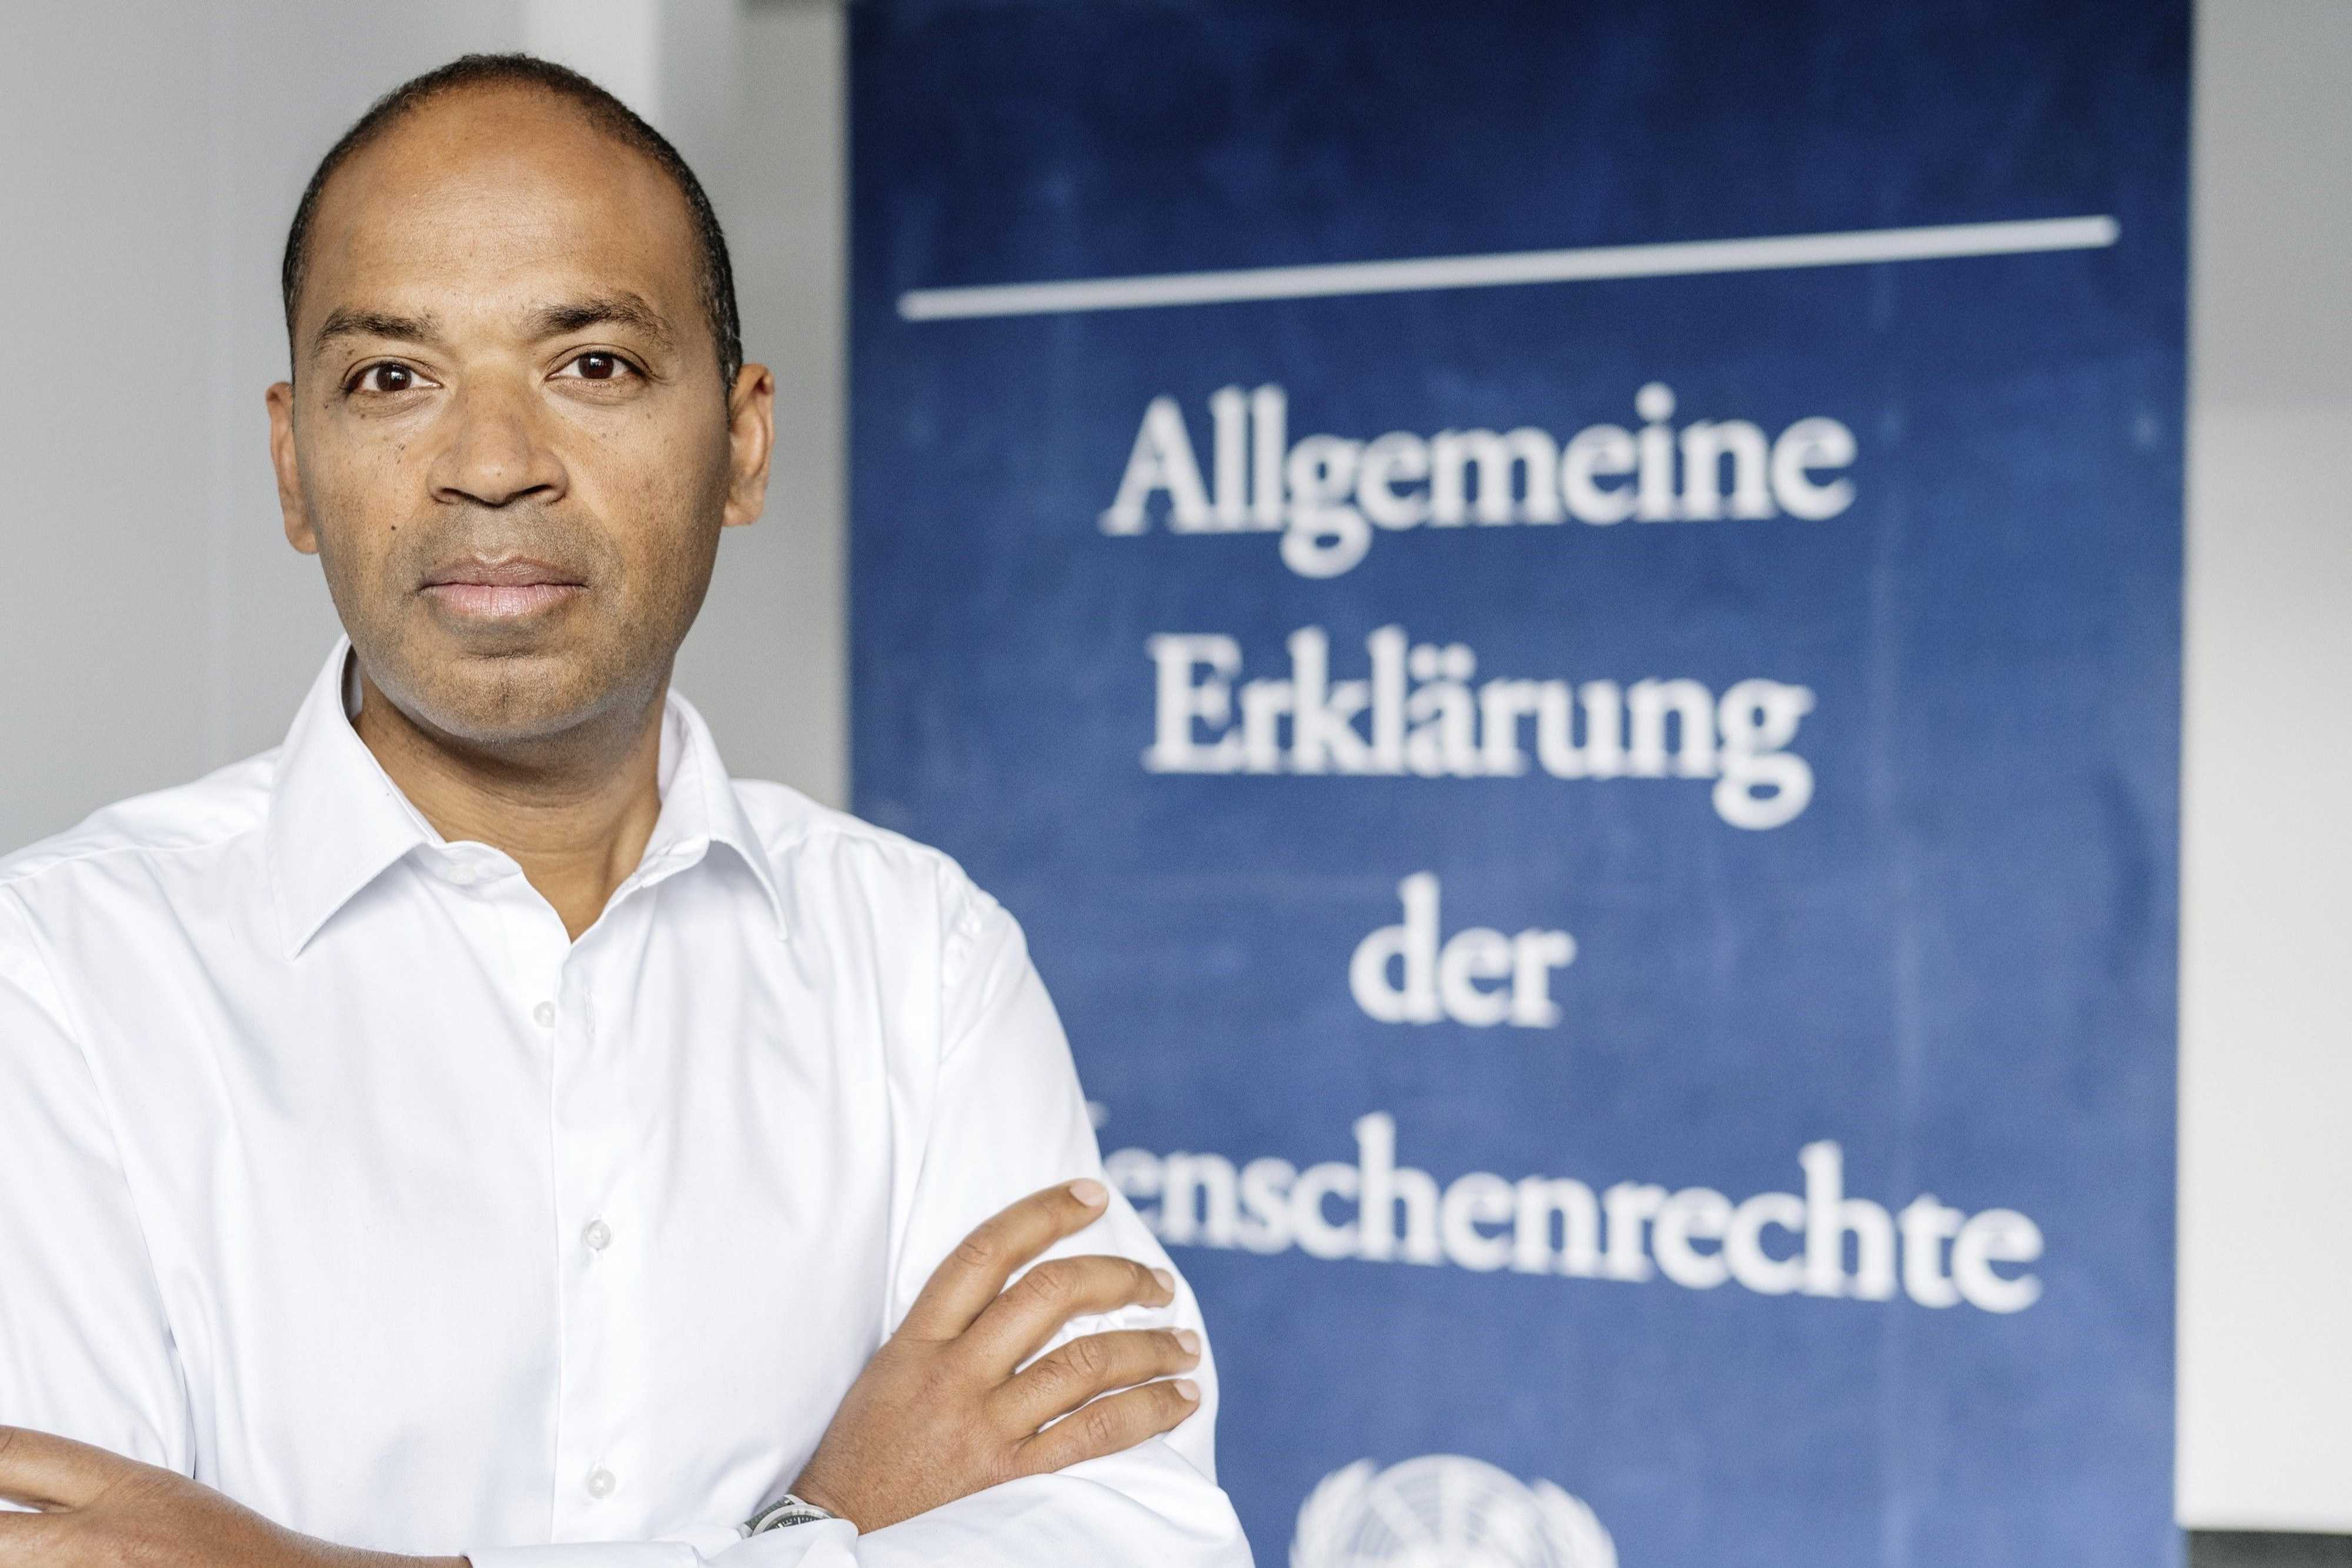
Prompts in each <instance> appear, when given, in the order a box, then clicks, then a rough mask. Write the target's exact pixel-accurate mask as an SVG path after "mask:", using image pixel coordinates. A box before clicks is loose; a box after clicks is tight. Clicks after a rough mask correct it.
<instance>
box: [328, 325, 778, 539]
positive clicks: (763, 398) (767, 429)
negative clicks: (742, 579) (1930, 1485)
mask: <svg viewBox="0 0 2352 1568" xmlns="http://www.w3.org/2000/svg"><path fill="white" fill-rule="evenodd" d="M775 449H776V378H775V377H774V376H772V375H771V374H770V373H769V372H768V367H767V366H765V365H745V366H744V367H743V368H742V369H741V370H740V371H736V372H735V386H734V389H733V390H732V391H731V392H729V393H728V395H727V462H728V477H727V510H726V511H725V513H724V514H722V515H721V517H720V518H719V521H720V522H721V523H722V524H724V525H725V526H726V527H728V528H741V527H742V526H743V525H744V524H746V523H756V522H758V521H759V520H760V514H761V512H763V511H765V510H766V509H767V506H768V460H769V459H770V458H771V457H772V456H773V455H775ZM289 526H290V525H289ZM290 537H291V536H290V535H289V538H290Z"/></svg>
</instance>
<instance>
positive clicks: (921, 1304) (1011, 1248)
mask: <svg viewBox="0 0 2352 1568" xmlns="http://www.w3.org/2000/svg"><path fill="white" fill-rule="evenodd" d="M1109 1201H1110V1195H1109V1194H1108V1192H1106V1191H1104V1190H1103V1185H1102V1183H1100V1182H1098V1181H1095V1180H1093V1179H1092V1178H1090V1177H1081V1178H1079V1179H1078V1180H1076V1181H1074V1182H1066V1183H1064V1184H1063V1185H1062V1186H1049V1187H1046V1188H1045V1190H1044V1191H1042V1192H1033V1193H1031V1194H1030V1195H1029V1196H1028V1197H1024V1198H1023V1199H1022V1200H1021V1201H1020V1202H1018V1203H1015V1204H1013V1205H1012V1206H1011V1207H1007V1208H1005V1209H1004V1210H1003V1212H1001V1213H999V1214H997V1215H996V1216H995V1217H994V1218H990V1219H985V1220H982V1222H981V1224H980V1226H979V1228H977V1229H975V1230H974V1231H973V1232H972V1233H971V1235H969V1236H967V1237H965V1238H964V1239H962V1240H961V1241H960V1242H958V1243H957V1244H956V1249H955V1250H954V1251H952V1252H950V1253H949V1254H948V1255H947V1258H946V1260H944V1261H943V1262H941V1263H940V1266H939V1267H938V1268H937V1269H935V1270H932V1271H931V1278H930V1281H929V1283H927V1284H925V1285H924V1287H923V1291H922V1294H920V1295H919V1296H917V1297H916V1298H915V1304H914V1305H913V1306H912V1307H910V1308H908V1312H907V1320H906V1322H904V1323H902V1324H900V1325H899V1332H900V1333H909V1334H913V1335H914V1336H916V1337H917V1338H919V1339H933V1340H939V1339H953V1338H955V1337H956V1336H957V1335H958V1334H961V1333H963V1331H964V1330H966V1329H968V1328H970V1327H971V1322H972V1320H973V1319H974V1318H976V1317H978V1316H980V1314H981V1312H982V1311H983V1310H985V1309H986V1307H987V1306H988V1304H989V1303H990V1302H991V1301H994V1300H996V1298H997V1296H998V1294H999V1293H1000V1292H1001V1291H1003V1289H1004V1282H1005V1281H1007V1280H1010V1279H1011V1278H1013V1271H1014V1270H1017V1269H1019V1268H1020V1267H1021V1266H1022V1265H1023V1264H1024V1263H1026V1262H1028V1261H1029V1260H1031V1259H1032V1258H1034V1257H1036V1256H1037V1254H1038V1253H1040V1252H1043V1251H1044V1250H1045V1249H1046V1248H1048V1247H1051V1246H1052V1245H1053V1244H1054V1243H1055V1242H1056V1241H1059V1240H1060V1239H1062V1238H1063V1237H1065V1236H1073V1235H1076V1233H1077V1232H1079V1231H1081V1230H1083V1229H1085V1228H1087V1226H1089V1225H1092V1224H1093V1223H1094V1222H1095V1221H1096V1220H1097V1219H1099V1218H1102V1213H1103V1207H1104V1206H1105V1205H1106V1204H1108V1202H1109Z"/></svg>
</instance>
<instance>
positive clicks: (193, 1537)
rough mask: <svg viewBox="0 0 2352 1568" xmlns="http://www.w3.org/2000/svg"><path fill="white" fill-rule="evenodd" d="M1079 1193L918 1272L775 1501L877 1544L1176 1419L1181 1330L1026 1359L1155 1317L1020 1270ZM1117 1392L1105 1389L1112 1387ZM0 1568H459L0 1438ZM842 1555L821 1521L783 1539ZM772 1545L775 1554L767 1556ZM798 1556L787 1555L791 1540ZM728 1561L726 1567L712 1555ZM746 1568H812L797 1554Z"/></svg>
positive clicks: (124, 1464) (1127, 1301) (1114, 1271)
mask: <svg viewBox="0 0 2352 1568" xmlns="http://www.w3.org/2000/svg"><path fill="white" fill-rule="evenodd" d="M1107 1203H1108V1194H1107V1193H1106V1192H1105V1191H1104V1189H1103V1186H1102V1185H1101V1184H1100V1183H1098V1182H1096V1181H1093V1180H1091V1179H1085V1180H1079V1181H1076V1182H1071V1183H1069V1184H1067V1185H1066V1186H1052V1187H1047V1188H1046V1189H1045V1190H1044V1191H1042V1192H1038V1193H1034V1194H1032V1195H1031V1196H1029V1197H1024V1198H1023V1199H1021V1200H1020V1201H1019V1202H1017V1203H1015V1204H1013V1205H1012V1206H1011V1207H1008V1208H1006V1209H1004V1210H1003V1212H1002V1213H999V1214H997V1215H995V1216H994V1217H993V1218H990V1219H988V1220H986V1221H985V1222H983V1223H982V1225H981V1226H980V1227H979V1228H977V1229H975V1230H973V1231H972V1233H971V1235H970V1236H969V1237H967V1238H966V1239H964V1240H963V1242H962V1243H961V1245H960V1246H958V1247H957V1248H956V1249H954V1250H953V1251H952V1252H951V1253H950V1255H949V1256H948V1258H947V1260H945V1261H944V1262H942V1263H941V1264H940V1266H939V1268H938V1269H937V1270H935V1271H934V1272H933V1274H932V1275H931V1278H930V1281H929V1283H928V1284H927V1285H926V1286H925V1287H924V1289H923V1291H922V1292H921V1294H920V1295H919V1297H918V1298H917V1299H916V1301H915V1304H914V1306H913V1307H912V1309H910V1310H909V1311H908V1313H907V1316H906V1318H905V1319H904V1321H903V1322H901V1323H900V1324H899V1327H898V1332H897V1333H894V1334H892V1335H891V1337H890V1338H889V1339H888V1340H887V1342H885V1343H884V1344H883V1345H882V1348H881V1349H880V1350H878V1351H877V1352H876V1353H875V1354H874V1357H873V1359H872V1360H871V1361H870V1362H869V1363H868V1364H866V1370H865V1371H864V1372H863V1373H862V1374H860V1375H859V1376H858V1378H857V1381H856V1383H854V1384H853V1385H851V1386H850V1389H849V1392H848V1394H847V1396H845V1398H844V1399H843V1401H842V1404H841V1408H840V1409H839V1411H838V1412H836V1413H835V1416H834V1418H833V1421H832V1423H831V1424H830V1425H829V1426H828V1427H826V1428H825V1433H824V1437H823V1438H822V1439H821V1440H820V1441H819V1443H818V1445H817V1448H816V1452H815V1454H814V1456H813V1457H812V1458H810V1460H809V1463H808V1466H807V1468H806V1469H803V1471H802V1473H801V1476H800V1478H799V1479H797V1480H796V1481H795V1482H794V1483H793V1487H792V1488H791V1490H793V1492H794V1493H796V1494H797V1495H799V1496H801V1497H803V1498H804V1499H806V1500H809V1501H811V1502H814V1503H816V1504H817V1505H819V1506H820V1507H823V1508H825V1509H828V1510H830V1511H832V1512H834V1513H836V1514H838V1515H840V1516H841V1517H842V1518H843V1519H845V1520H846V1521H849V1522H850V1524H852V1525H854V1526H855V1527H856V1529H857V1530H858V1531H861V1532H870V1531H879V1530H884V1529H887V1527H888V1526H890V1525H893V1524H897V1523H899V1522H901V1521H906V1520H908V1519H910V1518H913V1517H915V1516H917V1515H919V1514H923V1513H927V1512H929V1511H932V1510H934V1509H939V1508H941V1507H944V1506H945V1505H947V1504H950V1503H953V1502H956V1501H959V1500H961V1499H963V1498H966V1497H970V1496H971V1495H972V1494H974V1493H976V1492H979V1491H982V1490H986V1489H987V1488H990V1487H992V1486H995V1485H998V1484H1000V1483H1002V1482H1005V1481H1012V1480H1016V1479H1022V1478H1024V1477H1031V1476H1038V1475H1045V1474H1049V1473H1053V1472H1056V1471H1060V1470H1063V1469H1068V1468H1069V1467H1071V1466H1073V1465H1076V1464H1080V1463H1083V1462H1085V1461H1087V1460H1090V1459H1096V1458H1104V1457H1106V1456H1108V1455H1111V1454H1115V1453H1119V1452H1123V1451H1125V1450H1127V1449H1129V1448H1133V1447H1135V1446H1136V1445H1137V1444H1139V1443H1141V1442H1144V1441H1146V1440H1147V1439H1149V1438H1151V1437H1157V1436H1158V1435H1160V1434H1161V1433H1163V1432H1167V1431H1169V1430H1171V1428H1173V1427H1175V1426H1176V1425H1177V1424H1178V1423H1180V1422H1181V1421H1182V1420H1184V1419H1185V1417H1187V1416H1190V1415H1192V1411H1193V1409H1194V1407H1195V1405H1196V1403H1197V1401H1198V1399H1199V1391H1198V1389H1197V1388H1196V1387H1195V1386H1194V1385H1192V1383H1190V1382H1189V1381H1188V1380H1185V1379H1183V1378H1181V1377H1174V1376H1171V1375H1173V1374H1177V1373H1181V1372H1184V1371H1187V1370H1189V1369H1190V1368H1192V1366H1193V1365H1194V1364H1195V1363H1196V1362H1197V1361H1198V1359H1199V1354H1200V1342H1199V1340H1198V1339H1197V1338H1196V1337H1195V1336H1194V1335H1193V1334H1192V1333H1190V1332H1189V1331H1186V1330H1181V1329H1180V1330H1174V1331H1168V1330H1159V1329H1126V1330H1111V1331H1107V1332H1104V1333H1094V1334H1087V1335H1084V1336H1082V1337H1079V1338H1075V1339H1072V1340H1069V1341H1067V1342H1066V1343H1063V1344H1061V1345H1060V1346H1058V1347H1056V1348H1055V1349H1054V1350H1053V1351H1051V1352H1050V1353H1049V1354H1045V1355H1042V1356H1040V1355H1038V1354H1037V1353H1038V1352H1039V1351H1040V1350H1043V1349H1044V1348H1045V1346H1046V1345H1047V1344H1048V1343H1050V1342H1051V1341H1052V1340H1053V1339H1054V1337H1055V1335H1056V1334H1057V1333H1060V1332H1061V1331H1062V1329H1063V1328H1064V1326H1065V1325H1066V1324H1067V1323H1068V1322H1070V1321H1071V1320H1073V1319H1076V1318H1080V1317H1086V1316H1089V1315H1092V1314H1097V1313H1103V1312H1114V1311H1117V1310H1118V1309H1119V1308H1122V1307H1127V1306H1143V1307H1160V1306H1165V1305H1167V1304H1168V1303H1169V1302H1170V1301H1171V1300H1172V1299H1173V1290H1172V1287H1173V1283H1174V1281H1173V1280H1172V1278H1171V1277H1170V1276H1168V1275H1167V1274H1166V1273H1165V1272H1164V1271H1162V1270H1151V1269H1147V1268H1146V1267H1144V1265H1142V1264H1140V1263H1138V1262H1136V1261H1134V1260H1131V1259H1127V1258H1118V1257H1101V1256H1090V1257H1069V1258H1056V1259H1052V1260H1047V1261H1045V1262H1044V1263H1039V1264H1037V1265H1036V1266H1035V1267H1034V1268H1033V1269H1030V1270H1029V1271H1028V1272H1027V1273H1025V1274H1023V1275H1022V1277H1021V1278H1020V1280H1019V1281H1018V1282H1013V1283H1010V1284H1009V1288H1008V1282H1010V1281H1013V1275H1014V1274H1015V1273H1016V1272H1018V1271H1019V1270H1021V1269H1022V1268H1023V1266H1024V1265H1026V1264H1028V1263H1030V1262H1031V1261H1032V1260H1034V1259H1035V1258H1036V1257H1037V1255H1038V1254H1039V1253H1041V1252H1043V1251H1045V1249H1046V1248H1048V1247H1050V1246H1051V1245H1053V1244H1054V1243H1055V1241H1058V1240H1060V1239H1064V1238H1065V1237H1068V1236H1071V1235H1074V1234H1076V1232H1078V1231H1079V1230H1082V1229H1084V1228H1086V1227H1087V1226H1088V1225H1090V1224H1092V1223H1093V1222H1094V1221H1095V1220H1096V1219H1097V1218H1100V1217H1101V1216H1102V1214H1103V1211H1104V1208H1105V1206H1106V1204H1107ZM1033 1358H1034V1359H1033ZM1122 1390H1123V1392H1120V1391H1122ZM0 1499H6V1500H9V1501H12V1502H16V1503H19V1504H23V1505H25V1506H26V1507H28V1508H31V1509H34V1510H37V1511H35V1512H30V1513H0V1568H17V1565H19V1564H24V1565H26V1568H30V1565H33V1564H39V1565H40V1568H128V1565H131V1564H137V1565H139V1568H462V1565H463V1564H464V1563H465V1562H466V1560H465V1559H464V1558H461V1557H443V1558H420V1557H408V1556H401V1555H397V1554H394V1553H390V1552H368V1551H362V1550H359V1549H357V1548H352V1547H345V1546H339V1545H336V1544H334V1543H332V1542H324V1541H320V1540H318V1539H316V1538H315V1537H311V1536H307V1535H302V1534H299V1533H297V1532H296V1531H291V1530H287V1529H284V1528H282V1527H280V1526H278V1525H276V1524H273V1523H271V1522H270V1521H268V1520H266V1519H264V1518H262V1517H261V1515H259V1514H257V1513H256V1512H254V1511H251V1510H249V1509H247V1508H244V1507H242V1506H240V1505H239V1504H237V1503H236V1502H234V1501H231V1500H229V1499H228V1498H227V1497H226V1496H224V1495H222V1494H221V1493H219V1492H217V1491H215V1490H212V1489H211V1488H209V1487H205V1486H203V1485H200V1484H199V1483H197V1482H196V1481H194V1480H191V1479H188V1478H187V1477H185V1476H183V1475H181V1474H179V1473H178V1472H177V1471H174V1470H169V1469H161V1468H159V1467H157V1466H153V1465H147V1464H142V1463H140V1462H138V1461H137V1460H134V1459H129V1458H123V1457H122V1456H121V1455H119V1454H113V1453H110V1452H108V1451H107V1450H106V1449H104V1448H94V1447H92V1446H90V1445H89V1444H86V1443H78V1442H74V1441H72V1440H70V1439H68V1438H65V1437H55V1436H51V1435H49V1434H47V1433H42V1432H33V1431H27V1430H24V1429H22V1428H18V1427H0ZM803 1531H813V1532H818V1533H815V1534H812V1535H808V1536H806V1537H804V1538H803V1539H804V1542H805V1544H806V1545H807V1546H809V1547H811V1548H820V1549H821V1548H824V1547H832V1548H834V1551H833V1552H832V1556H833V1558H834V1560H835V1561H840V1562H844V1563H846V1562H848V1561H850V1560H851V1559H850V1558H849V1557H848V1555H847V1554H846V1548H845V1546H844V1545H842V1544H841V1543H840V1542H838V1540H837V1539H831V1538H838V1537H840V1536H842V1535H844V1534H845V1533H846V1532H845V1531H843V1530H842V1528H841V1527H839V1526H830V1525H824V1524H812V1525H799V1526H794V1527H792V1528H791V1529H790V1530H788V1531H785V1532H784V1533H785V1534H786V1535H799V1534H801V1533H802V1532H803ZM774 1544H775V1545H776V1546H778V1547H782V1546H783V1545H785V1544H786V1543H785V1542H775V1543H774ZM791 1544H793V1545H796V1546H797V1545H801V1544H803V1542H792V1543H791ZM728 1556H729V1558H730V1561H731V1559H732V1554H731V1553H729V1554H728ZM824 1560H825V1559H824V1556H821V1555H819V1554H818V1553H817V1552H814V1551H803V1552H791V1553H790V1554H789V1555H782V1556H778V1555H775V1554H772V1553H771V1552H762V1553H761V1562H762V1563H763V1564H765V1563H812V1564H814V1563H819V1562H822V1561H824Z"/></svg>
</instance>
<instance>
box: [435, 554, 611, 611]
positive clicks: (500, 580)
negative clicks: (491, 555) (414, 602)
mask: <svg viewBox="0 0 2352 1568" xmlns="http://www.w3.org/2000/svg"><path fill="white" fill-rule="evenodd" d="M585 591H587V584H586V583H584V582H583V581H581V580H580V576H579V574H578V573H577V572H573V571H569V570H565V569H564V568H562V567H559V566H551V565H549V564H548V563H547V562H545V561H542V560H524V559H508V560H462V561H453V562H451V563H450V564H448V565H447V566H443V567H436V568H435V569H434V570H433V572H432V573H431V574H430V575H429V576H427V577H426V578H425V584H424V593H425V597H426V598H427V599H428V600H430V601H432V602H434V603H435V604H436V605H438V606H440V607H441V608H442V609H443V610H445V611H447V612H450V613H452V614H455V615H459V616H463V617H466V618H467V619H468V620H480V621H513V620H519V619H520V618H522V617H525V616H529V615H536V614H538V613H540V612H542V611H545V610H550V609H552V608H553V607H555V606H556V605H558V604H562V603H564V602H565V601H569V600H570V599H571V598H572V596H573V595H575V594H578V593H583V592H585Z"/></svg>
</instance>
